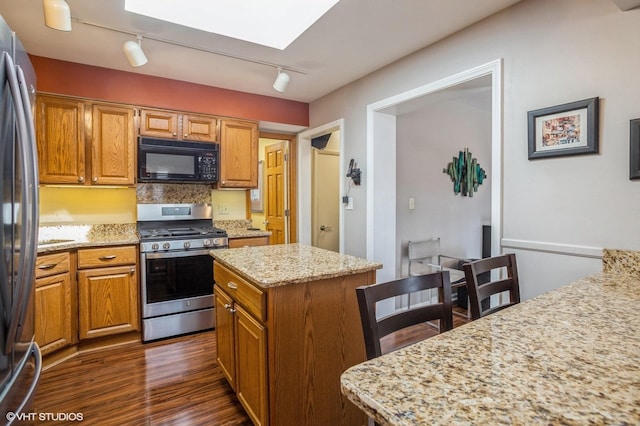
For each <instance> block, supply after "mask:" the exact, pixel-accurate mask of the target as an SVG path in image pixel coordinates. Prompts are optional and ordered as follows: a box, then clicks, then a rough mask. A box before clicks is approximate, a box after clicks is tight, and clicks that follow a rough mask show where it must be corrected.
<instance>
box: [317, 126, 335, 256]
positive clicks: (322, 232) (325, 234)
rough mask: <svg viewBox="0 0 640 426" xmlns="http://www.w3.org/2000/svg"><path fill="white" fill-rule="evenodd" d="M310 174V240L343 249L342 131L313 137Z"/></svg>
mask: <svg viewBox="0 0 640 426" xmlns="http://www.w3.org/2000/svg"><path fill="white" fill-rule="evenodd" d="M311 144H312V146H313V151H312V152H313V161H312V167H311V169H312V170H311V174H312V176H313V183H312V187H311V192H312V195H311V205H312V212H313V213H312V217H311V241H312V245H313V246H315V247H319V248H323V249H325V250H331V251H335V252H339V251H340V204H339V203H340V201H339V200H340V131H339V130H337V131H335V132H331V133H329V134H327V135H324V136H323V137H319V138H314V139H312V141H311Z"/></svg>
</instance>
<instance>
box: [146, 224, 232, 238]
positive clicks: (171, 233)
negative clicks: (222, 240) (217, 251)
mask: <svg viewBox="0 0 640 426" xmlns="http://www.w3.org/2000/svg"><path fill="white" fill-rule="evenodd" d="M138 232H139V233H140V238H141V239H150V238H154V239H158V238H167V239H169V238H171V237H185V236H197V237H213V238H216V237H226V236H227V233H226V231H225V230H224V229H219V228H216V227H213V226H205V227H181V228H166V227H158V228H146V229H145V228H142V229H138Z"/></svg>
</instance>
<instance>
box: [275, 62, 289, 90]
mask: <svg viewBox="0 0 640 426" xmlns="http://www.w3.org/2000/svg"><path fill="white" fill-rule="evenodd" d="M289 80H290V77H289V74H287V73H286V72H284V71H282V67H278V76H277V77H276V81H274V82H273V88H274V89H276V90H277V91H278V92H280V93H284V91H285V90H287V86H288V85H289Z"/></svg>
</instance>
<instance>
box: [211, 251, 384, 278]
mask: <svg viewBox="0 0 640 426" xmlns="http://www.w3.org/2000/svg"><path fill="white" fill-rule="evenodd" d="M210 253H211V256H213V257H214V259H215V260H216V261H217V262H220V263H221V264H223V265H225V266H227V267H229V268H230V269H232V270H234V271H235V272H237V273H239V274H241V275H243V276H245V277H246V278H248V279H249V280H251V281H253V282H255V283H257V284H258V285H260V286H262V287H263V288H268V287H276V286H281V285H288V284H296V283H303V282H309V281H315V280H319V279H324V278H334V277H339V276H343V275H350V274H356V273H360V272H367V271H373V270H376V269H380V268H382V264H380V263H375V262H371V261H369V260H366V259H360V258H358V257H354V256H350V255H345V254H340V253H336V252H333V251H329V250H323V249H320V248H316V247H311V246H307V245H303V244H279V245H269V246H259V247H241V248H235V249H223V250H211V252H210Z"/></svg>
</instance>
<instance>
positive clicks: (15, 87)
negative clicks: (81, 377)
mask: <svg viewBox="0 0 640 426" xmlns="http://www.w3.org/2000/svg"><path fill="white" fill-rule="evenodd" d="M3 55H4V56H5V58H4V59H5V61H4V63H5V69H6V73H7V83H8V86H9V91H10V92H11V98H12V99H13V105H14V110H15V113H16V122H17V126H16V130H17V134H18V142H19V143H18V145H19V149H20V150H21V155H20V157H22V158H21V159H20V160H21V165H22V173H23V179H24V177H25V176H24V175H25V174H26V171H27V170H28V169H29V165H28V162H29V160H28V159H27V158H24V157H25V152H24V150H25V147H24V145H25V144H28V143H29V142H28V133H27V132H28V131H27V123H26V118H25V114H24V111H25V110H24V106H23V105H22V95H21V93H20V86H19V83H18V76H17V71H16V67H15V65H14V63H13V60H12V59H11V56H9V54H8V53H7V52H4V53H3ZM25 166H26V168H25ZM28 186H29V184H28V182H24V181H23V182H22V185H21V190H22V199H21V205H20V214H21V216H22V218H21V219H22V223H23V225H24V226H21V227H20V256H19V261H18V271H17V273H16V282H17V283H18V292H17V297H15V298H14V302H13V306H12V307H11V316H10V320H9V321H10V322H9V327H8V330H7V335H6V346H5V353H7V354H8V353H11V351H12V350H13V347H14V342H15V339H16V335H17V330H18V326H19V325H20V317H21V316H22V313H21V312H20V310H22V307H23V306H24V299H25V297H27V298H28V297H29V294H28V293H26V290H27V288H25V287H26V286H25V282H26V281H27V280H25V276H28V274H29V271H28V269H27V268H28V265H29V263H31V262H30V260H29V257H33V256H28V255H26V253H25V248H29V247H28V243H27V240H28V231H29V228H30V225H29V224H28V222H29V213H28V209H29V207H26V205H25V203H26V202H27V201H28V196H29V194H30V191H29V190H28ZM12 214H13V212H12ZM25 244H27V246H26V247H25ZM29 249H30V250H31V248H29ZM31 261H32V262H34V261H35V259H31ZM34 265H35V263H34Z"/></svg>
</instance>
